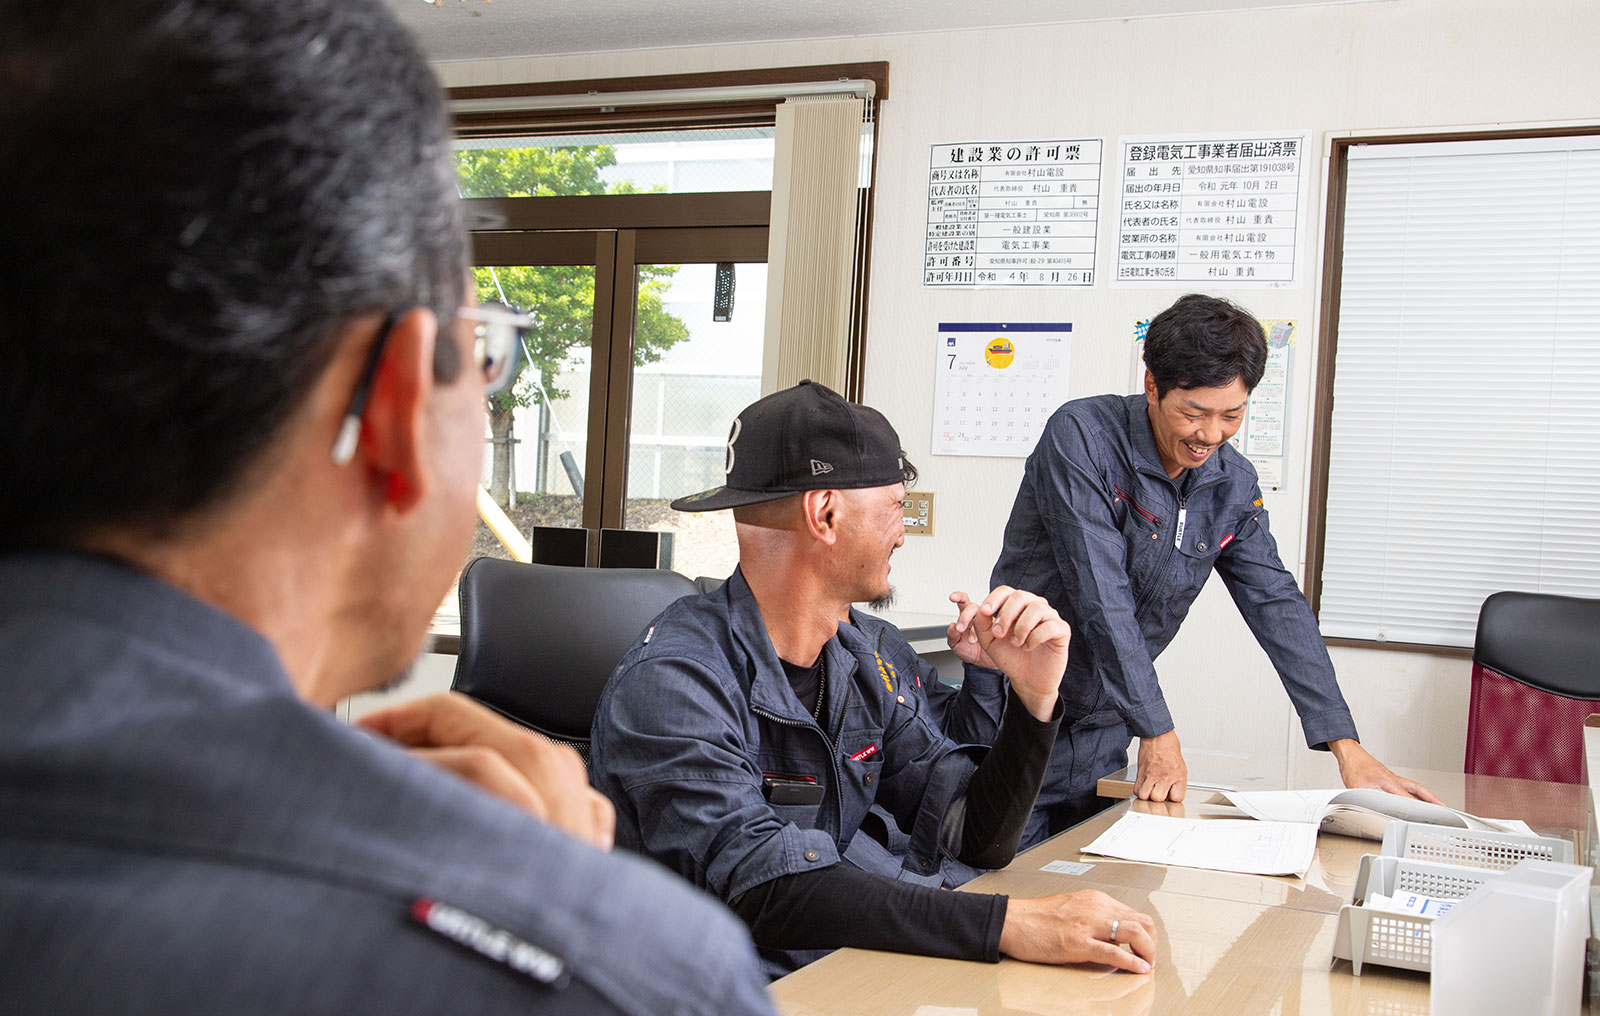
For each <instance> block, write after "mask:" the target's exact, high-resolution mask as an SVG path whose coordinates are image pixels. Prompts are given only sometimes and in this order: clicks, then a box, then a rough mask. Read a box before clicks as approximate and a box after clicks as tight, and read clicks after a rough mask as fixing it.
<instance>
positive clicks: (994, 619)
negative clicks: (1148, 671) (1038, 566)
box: [945, 586, 1072, 723]
mask: <svg viewBox="0 0 1600 1016" xmlns="http://www.w3.org/2000/svg"><path fill="white" fill-rule="evenodd" d="M950 602H951V603H954V604H955V605H956V607H957V608H959V610H960V613H959V614H958V615H957V617H956V619H955V620H954V621H952V622H950V627H949V628H948V629H946V631H945V641H946V643H947V644H948V645H949V646H950V649H951V651H952V652H954V653H955V654H956V656H957V657H959V658H960V659H961V660H962V661H963V662H966V663H970V664H973V665H974V666H978V667H989V668H990V669H992V670H998V671H1000V672H1001V673H1003V674H1005V675H1006V680H1007V681H1009V682H1010V684H1011V691H1012V694H1014V695H1016V697H1017V699H1018V700H1019V701H1020V702H1021V703H1022V704H1023V707H1024V708H1026V709H1027V710H1028V712H1030V713H1032V714H1033V717H1034V719H1036V720H1039V721H1040V722H1041V723H1042V722H1046V721H1048V720H1049V719H1050V718H1051V717H1052V716H1054V715H1055V711H1056V701H1057V700H1058V699H1059V698H1060V697H1061V676H1062V675H1063V674H1065V673H1066V672H1067V645H1068V644H1069V643H1070V642H1071V641H1072V628H1071V627H1069V626H1068V625H1067V622H1065V621H1063V620H1062V619H1061V615H1060V614H1058V613H1056V609H1055V608H1054V607H1052V606H1050V601H1048V600H1046V599H1045V598H1044V597H1042V596H1037V595H1035V594H1033V593H1029V592H1024V591H1023V590H1021V589H1013V588H1011V587H1010V586H996V587H995V588H994V589H992V590H990V591H989V595H988V596H985V597H984V598H983V600H982V602H974V601H973V600H972V599H971V598H969V597H968V596H967V594H966V593H951V594H950Z"/></svg>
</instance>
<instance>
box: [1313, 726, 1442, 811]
mask: <svg viewBox="0 0 1600 1016" xmlns="http://www.w3.org/2000/svg"><path fill="white" fill-rule="evenodd" d="M1328 750H1329V751H1331V752H1333V757H1334V758H1336V759H1338V760H1339V778H1340V779H1341V780H1343V781H1344V785H1345V786H1347V787H1351V788H1356V787H1371V788H1372V789H1373V790H1387V791H1388V792H1389V793H1391V794H1399V795H1400V796H1401V797H1415V798H1416V799H1417V800H1419V801H1427V802H1429V803H1430V804H1443V803H1444V802H1443V801H1441V800H1439V799H1438V798H1437V797H1435V796H1434V795H1433V791H1431V790H1429V789H1428V788H1427V787H1424V786H1423V785H1422V784H1420V783H1418V782H1417V781H1416V780H1408V779H1406V778H1405V777H1404V776H1396V775H1395V774H1394V773H1393V772H1391V771H1390V770H1389V767H1388V766H1386V765H1384V764H1383V763H1382V762H1379V761H1378V760H1377V759H1375V758H1373V757H1372V753H1371V752H1369V751H1367V749H1365V748H1363V747H1361V743H1360V742H1359V741H1355V740H1352V739H1351V738H1348V737H1346V738H1341V739H1339V740H1337V741H1329V742H1328Z"/></svg>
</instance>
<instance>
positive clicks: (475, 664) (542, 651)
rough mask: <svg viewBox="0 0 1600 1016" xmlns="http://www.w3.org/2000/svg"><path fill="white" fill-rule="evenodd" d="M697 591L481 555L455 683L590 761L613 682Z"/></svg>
mask: <svg viewBox="0 0 1600 1016" xmlns="http://www.w3.org/2000/svg"><path fill="white" fill-rule="evenodd" d="M695 591H696V590H695V586H694V583H693V582H692V581H690V580H689V579H687V578H685V577H684V576H682V575H679V574H678V573H677V572H672V571H664V570H661V569H657V568H571V567H563V566H560V565H546V564H519V563H517V562H514V561H501V560H497V559H495V558H487V557H480V558H477V559H476V560H474V561H472V562H471V563H469V564H468V565H467V567H466V570H465V571H463V572H462V573H461V650H460V654H459V655H458V656H457V657H456V673H455V679H454V681H452V683H451V685H450V686H451V687H452V688H453V689H455V690H456V691H460V692H464V693H466V694H468V695H470V696H472V697H473V698H475V699H477V700H478V701H480V702H482V703H484V704H485V705H488V706H489V707H491V708H493V709H496V710H498V711H499V712H501V713H504V714H505V715H506V716H509V717H510V718H511V719H513V720H516V721H517V722H519V723H521V724H523V725H524V726H526V727H529V728H531V729H533V730H535V731H537V732H538V733H541V734H544V735H545V736H547V737H550V738H552V739H553V740H557V741H561V742H564V743H567V744H572V745H573V746H575V747H577V748H578V750H579V752H580V753H581V754H583V755H584V758H585V760H587V758H588V751H587V748H588V743H589V724H590V722H591V721H592V720H593V719H594V710H595V706H596V704H598V702H599V701H600V691H601V689H602V688H604V687H605V682H606V678H607V677H609V676H610V674H611V671H612V670H613V669H614V668H615V667H616V665H617V662H618V661H619V660H621V659H622V657H623V655H624V654H625V653H626V652H627V651H628V649H629V648H631V647H632V646H633V643H634V642H635V641H636V640H637V639H638V638H639V635H640V633H641V632H643V631H644V628H645V625H647V624H648V623H649V622H650V620H651V619H652V618H654V617H655V616H656V615H657V614H659V613H661V611H662V610H663V609H664V608H665V607H666V606H667V605H668V604H670V603H671V602H672V601H674V600H676V599H678V598H679V597H681V596H684V595H687V594H692V593H694V592H695Z"/></svg>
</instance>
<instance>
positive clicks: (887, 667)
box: [872, 652, 899, 692]
mask: <svg viewBox="0 0 1600 1016" xmlns="http://www.w3.org/2000/svg"><path fill="white" fill-rule="evenodd" d="M872 658H873V659H874V660H877V661H878V676H879V677H880V678H882V679H883V686H884V687H885V688H887V689H889V690H890V691H891V692H892V691H894V681H895V678H896V677H897V676H899V675H897V674H896V673H895V672H894V664H892V663H890V662H889V661H888V660H885V659H884V658H883V657H881V656H879V655H878V654H877V652H873V654H872Z"/></svg>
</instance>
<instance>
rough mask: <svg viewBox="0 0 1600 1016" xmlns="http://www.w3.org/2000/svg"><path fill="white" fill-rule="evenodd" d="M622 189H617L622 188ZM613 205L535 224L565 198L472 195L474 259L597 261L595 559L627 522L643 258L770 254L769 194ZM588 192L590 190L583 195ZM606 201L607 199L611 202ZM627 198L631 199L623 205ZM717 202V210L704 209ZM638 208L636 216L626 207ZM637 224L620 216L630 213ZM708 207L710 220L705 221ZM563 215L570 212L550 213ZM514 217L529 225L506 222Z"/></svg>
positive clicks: (647, 261)
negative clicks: (585, 218) (596, 218)
mask: <svg viewBox="0 0 1600 1016" xmlns="http://www.w3.org/2000/svg"><path fill="white" fill-rule="evenodd" d="M620 197H621V196H619V198H620ZM625 197H627V198H628V199H638V200H630V201H629V202H626V203H624V206H623V207H622V209H621V210H620V211H619V209H618V207H617V206H616V205H611V207H609V208H607V209H606V211H607V215H606V216H605V217H604V218H606V220H607V224H608V227H609V228H598V229H596V228H586V229H574V228H559V227H558V228H555V229H548V228H547V229H537V228H529V226H530V225H531V223H532V222H534V221H538V219H539V218H540V215H539V210H540V208H541V207H542V206H543V205H544V203H545V202H550V201H564V200H565V199H560V198H480V199H472V200H468V201H467V202H466V204H467V206H468V216H469V221H472V222H473V223H474V224H475V225H479V226H485V227H488V228H480V229H475V230H474V231H473V234H472V238H473V263H474V264H475V265H480V266H481V265H499V266H507V265H582V264H590V265H593V266H594V270H595V276H594V325H593V329H592V332H591V338H590V360H589V362H590V375H589V417H588V431H587V433H588V435H589V440H588V442H587V451H586V454H585V457H584V479H583V488H584V489H583V514H582V516H581V518H582V524H583V527H584V528H585V529H587V530H589V544H590V546H589V560H590V561H597V560H598V558H599V546H598V544H599V538H600V530H601V529H621V528H623V519H624V513H625V507H626V499H627V481H628V440H629V422H630V420H629V418H630V416H631V412H632V406H633V353H634V327H635V311H636V308H637V303H638V277H639V274H638V268H639V266H640V265H651V264H694V263H715V262H718V261H734V262H744V263H752V262H765V261H766V259H767V233H768V230H767V220H768V218H769V214H770V206H771V195H770V194H769V193H767V192H765V191H762V192H755V193H751V194H744V193H740V194H715V195H708V194H689V195H670V194H646V195H626V196H625ZM583 200H594V199H589V198H585V199H583ZM608 204H609V202H608ZM630 204H631V206H632V207H631V209H630V208H628V207H627V205H630ZM712 205H715V206H716V207H717V211H716V213H715V214H713V215H710V216H705V214H704V213H705V212H706V209H707V208H708V207H709V206H712ZM630 211H631V212H632V213H633V214H632V215H631V216H630V215H629V214H628V213H629V212H630ZM630 217H631V219H632V221H634V222H636V223H641V225H640V226H623V225H620V223H622V222H627V221H629V219H630ZM707 217H709V219H710V221H711V222H712V223H714V224H713V225H706V224H705V222H704V219H705V218H707ZM553 218H554V219H556V220H557V222H559V223H560V224H561V225H568V224H569V223H573V222H574V220H573V219H572V218H569V217H568V214H567V213H566V211H565V210H563V214H560V215H555V216H553ZM513 223H515V224H516V225H518V226H522V227H523V228H507V227H508V226H511V225H512V224H513Z"/></svg>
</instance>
